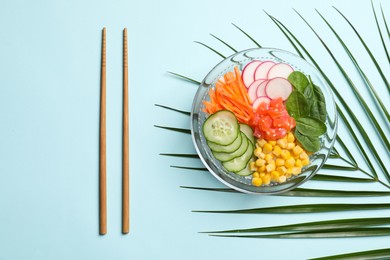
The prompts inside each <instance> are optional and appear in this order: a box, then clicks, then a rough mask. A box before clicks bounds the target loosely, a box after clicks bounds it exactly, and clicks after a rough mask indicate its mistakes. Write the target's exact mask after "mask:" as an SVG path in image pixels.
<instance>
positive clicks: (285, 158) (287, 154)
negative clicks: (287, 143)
mask: <svg viewBox="0 0 390 260" xmlns="http://www.w3.org/2000/svg"><path fill="white" fill-rule="evenodd" d="M280 156H281V157H282V158H283V159H284V160H287V159H289V158H290V157H291V155H290V152H289V151H287V150H282V152H281V153H280Z"/></svg>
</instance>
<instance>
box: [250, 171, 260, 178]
mask: <svg viewBox="0 0 390 260" xmlns="http://www.w3.org/2000/svg"><path fill="white" fill-rule="evenodd" d="M259 177H260V174H259V173H258V172H254V173H253V174H252V178H259Z"/></svg>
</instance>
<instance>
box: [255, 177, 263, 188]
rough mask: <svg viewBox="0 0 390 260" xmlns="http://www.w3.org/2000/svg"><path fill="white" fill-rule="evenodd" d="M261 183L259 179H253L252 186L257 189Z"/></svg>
mask: <svg viewBox="0 0 390 260" xmlns="http://www.w3.org/2000/svg"><path fill="white" fill-rule="evenodd" d="M262 183H263V180H262V179H261V178H253V179H252V184H253V186H257V187H259V186H260V185H261V184H262Z"/></svg>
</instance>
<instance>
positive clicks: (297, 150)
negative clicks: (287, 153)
mask: <svg viewBox="0 0 390 260" xmlns="http://www.w3.org/2000/svg"><path fill="white" fill-rule="evenodd" d="M292 152H293V154H294V155H300V154H301V153H302V152H303V149H302V148H301V147H300V146H299V145H296V146H295V147H294V148H293V149H292Z"/></svg>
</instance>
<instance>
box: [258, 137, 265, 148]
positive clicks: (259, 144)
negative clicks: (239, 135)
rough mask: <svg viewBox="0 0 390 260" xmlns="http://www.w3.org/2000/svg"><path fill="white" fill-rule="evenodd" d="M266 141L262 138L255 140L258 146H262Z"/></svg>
mask: <svg viewBox="0 0 390 260" xmlns="http://www.w3.org/2000/svg"><path fill="white" fill-rule="evenodd" d="M266 143H267V141H266V140H264V139H257V141H256V144H257V145H258V146H259V147H263V146H264V145H265V144H266Z"/></svg>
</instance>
